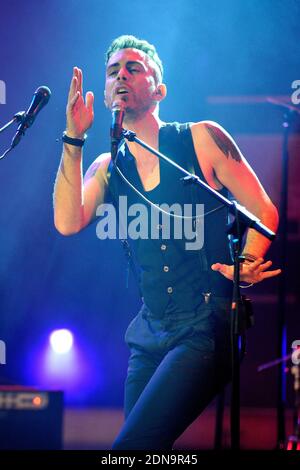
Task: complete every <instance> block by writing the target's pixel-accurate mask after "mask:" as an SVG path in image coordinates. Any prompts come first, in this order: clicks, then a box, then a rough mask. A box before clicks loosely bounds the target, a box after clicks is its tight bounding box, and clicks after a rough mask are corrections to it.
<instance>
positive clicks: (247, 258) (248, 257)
mask: <svg viewBox="0 0 300 470" xmlns="http://www.w3.org/2000/svg"><path fill="white" fill-rule="evenodd" d="M242 257H243V258H244V261H249V262H250V263H254V261H256V260H257V257H256V256H254V255H251V254H250V253H243V255H242Z"/></svg>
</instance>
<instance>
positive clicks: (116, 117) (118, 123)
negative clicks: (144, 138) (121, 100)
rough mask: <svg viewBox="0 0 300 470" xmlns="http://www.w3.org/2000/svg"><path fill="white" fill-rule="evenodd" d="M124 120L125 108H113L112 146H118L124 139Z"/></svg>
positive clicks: (117, 106)
mask: <svg viewBox="0 0 300 470" xmlns="http://www.w3.org/2000/svg"><path fill="white" fill-rule="evenodd" d="M123 119H124V108H123V107H121V106H119V105H116V106H114V107H113V108H112V122H111V127H110V138H111V142H112V144H118V143H119V142H120V140H121V139H122V132H123V128H122V124H123Z"/></svg>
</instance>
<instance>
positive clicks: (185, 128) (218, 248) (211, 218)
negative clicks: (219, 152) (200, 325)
mask: <svg viewBox="0 0 300 470" xmlns="http://www.w3.org/2000/svg"><path fill="white" fill-rule="evenodd" d="M159 151H160V152H162V153H163V154H165V155H166V156H168V157H170V158H171V159H173V160H174V161H175V162H177V163H178V164H179V165H181V166H182V167H184V168H186V169H187V170H189V171H191V172H192V173H194V172H195V173H196V174H197V175H198V176H199V177H200V178H201V179H202V180H204V176H203V173H202V171H201V169H200V167H199V164H198V161H197V156H196V154H195V150H194V145H193V140H192V135H191V130H190V127H189V124H181V125H180V124H178V123H171V124H166V125H164V126H163V127H161V129H160V131H159ZM117 166H118V167H119V168H120V170H121V171H122V173H123V174H124V175H125V176H126V178H127V179H128V180H129V181H130V182H131V183H132V184H133V185H134V186H135V187H136V188H137V189H138V190H139V191H140V192H141V193H142V194H144V195H145V196H146V197H147V198H148V199H149V200H150V201H152V202H153V203H155V204H160V205H161V204H163V203H166V204H168V205H169V206H171V205H172V204H174V203H178V204H180V206H181V207H182V214H183V215H184V214H185V212H184V210H183V207H184V206H183V204H192V203H193V205H194V207H195V203H196V202H197V203H200V204H204V213H205V214H207V213H210V212H211V211H213V209H215V208H217V207H220V206H221V204H220V203H219V202H218V201H217V200H216V199H214V198H213V197H212V196H210V195H209V194H208V193H207V192H206V191H205V190H204V189H202V188H199V187H195V186H194V185H184V184H183V183H182V182H181V181H180V178H182V176H183V175H182V174H181V173H180V172H179V170H177V169H176V168H174V167H171V166H170V165H168V164H167V163H166V162H164V161H162V160H160V184H159V185H158V186H157V187H156V188H154V189H153V190H152V191H147V192H145V191H144V189H143V186H142V183H141V180H140V177H139V175H138V172H137V168H136V161H135V158H134V157H133V156H132V155H131V153H130V151H129V149H128V147H127V145H126V144H125V142H122V143H121V145H120V147H119V151H118V156H117ZM109 192H110V195H111V198H112V201H113V202H114V204H115V205H116V206H118V201H119V196H127V204H128V207H130V206H131V205H132V204H135V203H142V204H144V206H145V208H146V209H147V210H146V209H145V210H146V217H147V218H148V221H149V225H148V226H149V227H150V220H151V210H150V206H149V205H148V204H146V202H144V201H143V200H142V199H141V198H140V197H139V196H138V195H137V194H136V193H135V192H134V191H133V190H132V189H131V188H130V187H128V185H127V184H126V183H125V182H124V181H123V180H122V179H121V177H120V175H119V174H118V172H117V171H116V169H115V168H114V166H113V165H112V164H111V165H110V169H109ZM221 192H222V193H223V194H224V195H227V191H226V190H225V189H223V190H222V191H221ZM152 210H153V209H152ZM154 211H155V212H156V216H155V222H156V221H157V217H160V219H159V220H158V222H159V223H158V224H155V228H156V229H157V230H156V236H157V237H158V239H151V238H150V235H151V232H150V228H149V230H148V232H147V235H148V238H146V239H141V238H139V239H137V240H130V239H129V240H128V241H129V242H130V245H131V248H132V251H133V256H134V257H135V260H136V262H137V265H138V266H139V278H140V281H139V282H140V290H141V294H142V296H143V298H144V302H145V304H146V305H147V306H148V307H149V309H150V310H151V311H152V312H153V313H154V314H155V315H157V316H161V315H162V314H163V313H164V311H165V309H166V307H167V305H168V304H169V302H170V299H172V301H173V304H175V306H176V307H177V308H179V309H180V310H192V309H195V308H196V307H197V306H198V305H199V304H200V303H201V302H203V300H204V296H203V293H207V292H211V293H212V294H213V295H216V296H220V297H230V296H231V293H232V282H231V281H229V280H227V279H226V278H224V277H223V276H222V275H221V274H220V273H218V272H214V271H212V270H211V268H210V266H211V264H212V263H214V262H221V263H226V264H231V259H230V253H229V247H228V238H227V234H226V223H227V211H226V209H225V208H221V209H219V210H217V211H214V212H211V213H210V214H208V215H206V216H205V217H204V245H203V248H202V249H201V250H199V249H198V250H186V243H187V242H191V240H187V239H185V237H183V238H182V239H175V238H174V228H173V223H175V222H174V220H175V219H174V218H172V217H171V219H170V220H171V231H170V235H171V238H170V239H163V236H164V233H163V228H162V226H164V220H166V219H164V216H163V215H162V214H161V213H158V212H157V211H156V210H154ZM134 218H136V216H134V217H132V218H131V217H128V218H127V219H128V225H130V222H131V220H133V219H134ZM176 223H178V218H177V221H176ZM193 226H194V227H195V225H193ZM182 232H183V233H184V229H182ZM144 235H145V234H144Z"/></svg>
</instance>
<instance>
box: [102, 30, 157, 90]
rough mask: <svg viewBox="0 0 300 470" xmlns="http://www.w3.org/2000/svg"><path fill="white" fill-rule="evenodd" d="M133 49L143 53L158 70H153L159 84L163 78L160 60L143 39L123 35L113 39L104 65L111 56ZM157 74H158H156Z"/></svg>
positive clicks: (150, 45)
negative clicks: (122, 50) (120, 51)
mask: <svg viewBox="0 0 300 470" xmlns="http://www.w3.org/2000/svg"><path fill="white" fill-rule="evenodd" d="M128 48H130V49H131V48H134V49H139V50H140V51H143V52H145V54H147V56H148V57H150V59H151V60H152V61H153V62H154V63H155V65H156V66H157V67H156V68H157V69H158V70H155V75H156V78H157V80H158V81H159V82H160V81H162V78H163V72H164V70H163V65H162V61H161V60H160V58H159V56H158V54H157V52H156V49H155V46H153V45H152V44H150V43H149V42H148V41H146V40H144V39H138V38H136V37H135V36H131V35H127V34H124V35H123V36H119V37H118V38H116V39H114V40H113V42H112V43H111V45H110V46H109V48H108V49H107V51H106V54H105V65H107V63H108V61H109V59H110V58H111V56H112V55H113V54H114V53H115V52H117V51H119V50H121V49H128ZM158 72H159V73H158Z"/></svg>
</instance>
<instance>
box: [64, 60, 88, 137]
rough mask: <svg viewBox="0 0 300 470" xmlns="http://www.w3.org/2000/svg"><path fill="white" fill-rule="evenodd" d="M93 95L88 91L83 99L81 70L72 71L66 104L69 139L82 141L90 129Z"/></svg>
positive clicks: (75, 68)
mask: <svg viewBox="0 0 300 470" xmlns="http://www.w3.org/2000/svg"><path fill="white" fill-rule="evenodd" d="M93 104H94V94H93V92H91V91H88V92H87V93H86V95H85V101H84V98H83V87H82V70H81V69H80V68H78V67H74V69H73V77H72V80H71V85H70V91H69V96H68V103H67V109H66V114H67V128H66V132H67V135H68V136H69V137H72V138H74V139H75V138H77V139H82V138H83V136H84V133H85V132H86V131H87V130H88V129H89V128H90V127H91V125H92V124H93V120H94V109H93Z"/></svg>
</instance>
